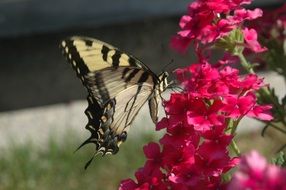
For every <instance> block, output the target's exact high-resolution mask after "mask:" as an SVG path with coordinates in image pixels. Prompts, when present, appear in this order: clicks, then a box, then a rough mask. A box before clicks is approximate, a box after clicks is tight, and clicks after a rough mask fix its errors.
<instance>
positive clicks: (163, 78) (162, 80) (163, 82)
mask: <svg viewBox="0 0 286 190" xmlns="http://www.w3.org/2000/svg"><path fill="white" fill-rule="evenodd" d="M168 76H169V74H168V72H166V71H165V72H162V73H161V74H159V76H158V78H159V90H160V92H164V91H165V90H166V88H167V87H168V86H169V83H168Z"/></svg>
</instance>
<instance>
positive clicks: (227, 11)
mask: <svg viewBox="0 0 286 190" xmlns="http://www.w3.org/2000/svg"><path fill="white" fill-rule="evenodd" d="M250 3H251V0H196V1H194V2H193V3H191V4H190V5H189V7H188V13H187V15H184V16H183V17H182V18H181V21H180V24H179V25H180V28H181V30H180V31H179V32H178V33H177V35H176V36H174V37H173V38H172V39H171V46H172V47H173V48H174V49H176V50H178V51H179V52H182V53H183V52H185V51H186V50H187V48H188V46H189V44H190V43H191V42H192V41H199V42H201V43H203V44H207V43H212V42H215V41H216V40H217V39H220V38H222V37H224V36H226V35H228V34H229V33H230V32H231V31H232V30H234V29H238V28H240V27H241V25H242V23H243V22H244V21H245V20H253V19H256V18H258V17H260V16H262V11H261V10H260V9H254V10H246V9H244V8H242V5H244V4H250ZM243 34H244V39H245V46H246V47H247V48H249V49H251V50H252V51H254V52H262V51H265V50H266V48H263V47H261V46H260V44H259V43H258V42H257V33H256V31H255V30H253V29H248V28H245V29H244V30H243Z"/></svg>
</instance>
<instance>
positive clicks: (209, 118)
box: [187, 99, 224, 132]
mask: <svg viewBox="0 0 286 190" xmlns="http://www.w3.org/2000/svg"><path fill="white" fill-rule="evenodd" d="M192 105H193V106H192V107H191V108H190V109H189V110H188V112H187V117H188V123H189V124H190V125H193V126H194V129H195V130H197V131H201V132H205V131H208V130H211V127H212V126H217V125H222V124H223V123H224V117H223V116H222V115H220V113H219V111H220V110H221V108H222V106H223V104H222V103H221V101H219V100H217V101H215V102H214V103H213V104H212V105H211V106H207V105H206V104H205V102H204V101H203V100H202V99H194V100H193V101H192Z"/></svg>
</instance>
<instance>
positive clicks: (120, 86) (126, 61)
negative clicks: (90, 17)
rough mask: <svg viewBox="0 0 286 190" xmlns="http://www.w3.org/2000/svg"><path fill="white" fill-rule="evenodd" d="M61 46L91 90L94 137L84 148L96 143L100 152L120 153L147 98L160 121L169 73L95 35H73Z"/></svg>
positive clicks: (89, 109) (90, 124)
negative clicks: (159, 70)
mask: <svg viewBox="0 0 286 190" xmlns="http://www.w3.org/2000/svg"><path fill="white" fill-rule="evenodd" d="M60 47H61V49H62V51H63V54H64V55H65V57H66V58H67V60H68V62H69V63H71V65H72V66H73V69H74V70H75V71H76V73H77V76H78V78H79V79H80V80H81V81H82V83H83V85H84V86H85V87H86V89H87V91H88V96H87V101H88V107H87V109H86V110H85V114H86V115H87V117H88V123H87V125H86V129H88V130H89V131H90V132H91V136H90V138H88V139H87V140H86V141H85V142H84V143H83V144H82V145H81V146H80V147H82V146H83V145H85V144H88V143H94V144H95V145H96V152H101V153H103V155H104V154H107V153H111V154H115V153H117V152H118V150H119V145H120V144H121V143H122V142H124V141H125V140H126V138H127V132H128V130H129V128H130V126H131V124H132V122H133V120H134V118H135V116H136V115H137V114H138V112H139V110H140V108H141V107H142V106H143V105H144V104H145V103H146V102H147V101H148V102H149V108H150V115H151V118H152V121H153V122H154V123H156V122H157V113H158V104H159V100H160V99H161V93H162V92H163V91H164V90H165V89H166V87H167V86H168V82H167V76H168V74H167V73H166V72H163V73H162V74H160V75H159V76H157V75H156V74H154V73H153V72H152V71H151V70H150V69H149V68H148V67H147V66H146V65H144V64H143V63H142V62H141V61H139V60H138V59H136V58H135V57H133V56H131V55H128V54H126V53H124V52H122V51H120V50H119V49H117V48H115V47H113V46H111V45H109V44H107V43H105V42H102V41H99V40H96V39H93V38H88V37H71V38H68V39H66V40H64V41H62V43H61V45H60Z"/></svg>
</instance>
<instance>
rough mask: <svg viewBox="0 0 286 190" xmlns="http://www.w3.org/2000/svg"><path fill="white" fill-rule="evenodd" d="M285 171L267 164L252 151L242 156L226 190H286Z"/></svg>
mask: <svg viewBox="0 0 286 190" xmlns="http://www.w3.org/2000/svg"><path fill="white" fill-rule="evenodd" d="M285 179H286V169H282V168H279V167H277V166H275V165H271V164H267V162H266V160H265V158H263V157H262V156H260V155H259V154H258V153H257V152H255V151H252V152H250V153H249V154H248V155H246V156H243V157H242V158H241V161H240V163H239V171H238V172H236V173H235V174H234V176H233V178H232V180H231V181H230V183H229V184H228V185H227V188H226V189H227V190H241V189H251V190H286V181H285Z"/></svg>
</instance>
